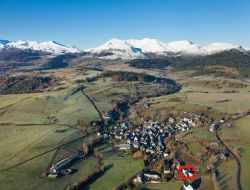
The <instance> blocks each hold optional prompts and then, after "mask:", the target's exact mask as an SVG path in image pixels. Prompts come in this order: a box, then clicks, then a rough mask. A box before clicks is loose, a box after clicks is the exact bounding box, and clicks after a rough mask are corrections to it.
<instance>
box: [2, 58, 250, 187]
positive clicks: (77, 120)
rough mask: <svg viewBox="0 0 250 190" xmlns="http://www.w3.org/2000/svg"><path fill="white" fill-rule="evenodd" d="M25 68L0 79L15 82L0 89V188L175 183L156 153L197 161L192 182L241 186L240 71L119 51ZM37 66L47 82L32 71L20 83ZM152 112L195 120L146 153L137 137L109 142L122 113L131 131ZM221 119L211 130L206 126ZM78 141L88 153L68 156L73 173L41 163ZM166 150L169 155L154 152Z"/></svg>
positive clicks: (244, 92)
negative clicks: (173, 64)
mask: <svg viewBox="0 0 250 190" xmlns="http://www.w3.org/2000/svg"><path fill="white" fill-rule="evenodd" d="M76 63H77V64H76ZM31 69H32V73H30V72H26V71H24V70H23V69H22V66H19V67H17V68H15V69H12V70H11V72H10V74H8V76H5V77H4V78H7V79H8V80H10V81H12V82H13V84H11V83H10V82H9V81H8V80H6V79H4V80H2V82H3V84H4V83H5V84H6V86H7V84H8V85H11V86H12V89H13V90H12V91H11V92H10V91H3V94H2V95H0V99H1V103H0V130H1V133H0V136H1V138H0V145H1V147H2V148H1V152H0V153H1V155H3V156H2V157H1V160H0V163H1V167H0V182H1V184H2V187H4V189H7V190H8V189H13V188H17V187H18V189H27V188H32V189H44V188H45V189H51V188H54V187H57V188H59V189H95V190H96V189H103V187H104V186H105V187H104V188H105V189H124V188H127V187H129V188H133V189H180V188H181V187H183V181H182V180H181V179H180V178H179V177H178V175H177V174H176V173H175V172H176V171H177V170H176V169H175V167H176V166H174V165H171V167H170V168H169V169H170V170H169V173H167V174H166V173H164V171H165V169H164V170H163V168H164V167H166V165H164V162H169V163H171V162H173V163H174V164H177V165H178V164H180V163H182V162H185V163H186V164H190V165H195V166H196V167H197V169H198V170H199V172H198V176H197V179H196V180H195V182H193V183H192V182H190V184H192V185H194V183H197V184H198V189H211V190H217V189H225V188H226V189H237V186H238V185H239V183H240V185H241V186H242V189H248V188H249V184H248V181H247V180H246V176H247V174H246V173H247V171H248V170H247V168H248V161H247V159H248V157H249V155H248V148H249V146H250V144H249V142H248V129H247V128H248V123H247V122H248V117H249V116H248V115H249V108H250V104H249V102H250V94H249V92H250V85H249V82H247V80H241V79H240V78H238V79H237V78H227V77H225V76H221V77H214V76H212V75H210V74H209V75H200V76H194V75H193V72H194V71H192V70H189V69H188V70H181V71H180V70H173V69H165V70H164V69H157V68H154V69H149V68H134V67H131V66H129V65H128V64H127V63H125V61H123V60H102V59H96V58H93V59H90V58H87V59H86V58H81V57H74V58H72V59H69V64H68V66H66V67H65V68H53V69H49V70H46V69H45V70H42V71H41V70H39V69H37V67H34V68H32V67H31ZM45 75H46V76H50V77H53V80H54V81H55V82H50V83H46V85H44V84H43V83H41V81H39V82H38V83H34V85H35V88H30V87H29V85H30V84H32V83H30V82H28V83H25V85H24V83H22V81H23V79H26V77H27V79H28V80H32V81H33V79H34V78H35V77H38V76H45ZM14 76H15V77H16V78H15V80H14V79H12V77H14ZM18 77H23V78H18ZM17 79H18V80H17ZM39 80H40V79H39ZM4 81H7V82H4ZM20 81H21V82H20ZM41 86H42V87H41ZM1 87H4V85H2V86H1ZM24 87H25V88H24ZM3 89H4V88H3ZM6 89H8V90H9V89H11V88H6ZM16 89H18V90H16ZM20 89H21V90H20ZM23 89H26V90H23ZM32 89H39V90H35V91H33V90H32ZM171 118H172V119H174V120H175V121H173V123H171V122H172V120H171ZM185 118H186V119H185ZM184 119H185V121H184ZM151 120H152V121H153V120H154V121H155V122H157V123H161V125H162V126H169V125H170V126H171V125H173V127H174V128H175V127H176V126H179V125H188V126H189V124H188V123H187V121H189V120H190V122H191V120H192V122H195V124H194V125H193V126H192V127H188V128H187V129H186V128H185V130H184V131H179V132H178V130H177V132H176V133H175V135H174V136H169V137H168V138H166V139H165V140H164V141H162V143H164V148H163V149H162V150H159V151H162V153H156V152H155V151H156V149H152V153H144V151H143V148H142V149H138V148H135V147H133V146H135V145H133V144H134V143H135V142H134V143H132V142H131V149H130V148H129V150H122V151H119V150H117V149H116V148H115V147H116V146H118V145H119V144H124V143H125V144H126V138H125V137H121V139H119V138H120V137H119V138H118V137H117V138H118V139H117V138H116V137H113V136H112V135H111V136H110V137H108V138H107V137H105V135H108V134H110V133H113V132H115V131H116V130H118V129H119V130H120V127H121V126H123V123H124V125H125V126H129V127H130V129H129V130H132V131H133V130H135V131H136V130H137V128H138V127H139V126H143V125H144V126H145V122H148V121H151ZM221 120H223V122H222V123H221V124H220V125H219V127H218V128H215V129H214V130H213V129H212V127H211V126H212V125H213V124H216V123H217V122H218V121H221ZM170 121H171V122H170ZM216 125H217V124H216ZM190 126H191V125H190ZM113 128H114V129H116V130H114V131H113ZM138 129H139V128H138ZM175 130H176V129H175ZM216 131H217V134H218V135H219V137H220V139H218V138H217V136H216ZM124 132H126V133H127V132H128V131H127V129H126V130H123V133H124ZM98 134H99V135H98ZM100 134H101V136H100ZM166 134H168V132H166ZM156 138H158V137H156ZM219 140H221V141H223V143H224V144H222V143H221V142H220V141H219ZM141 141H142V139H141V140H140V142H141ZM86 145H88V147H89V151H88V153H87V154H85V153H84V155H83V158H81V159H80V160H79V161H77V162H76V163H74V164H72V166H70V168H71V170H72V173H71V174H66V175H62V174H60V175H59V176H57V177H56V176H53V175H54V174H53V175H51V174H49V173H48V171H49V168H51V166H52V165H53V164H56V163H58V162H60V160H62V159H65V158H68V157H69V156H70V155H74V154H79V152H82V149H83V146H86ZM225 145H226V146H227V147H229V148H230V150H231V151H233V153H234V154H235V155H237V156H238V159H239V162H240V164H241V171H240V182H239V180H237V169H238V166H237V165H236V159H235V157H234V155H232V154H231V153H232V152H229V151H228V150H227V149H226V148H225ZM139 150H142V152H140V151H139ZM157 150H158V149H157ZM166 150H167V153H168V156H167V157H162V156H160V155H161V154H162V155H163V153H164V151H166ZM153 152H154V153H153ZM81 154H82V153H81ZM155 156H156V157H157V159H156V157H155ZM158 156H159V157H158ZM100 171H101V173H100ZM149 172H153V173H154V175H156V174H157V175H159V176H160V178H159V179H157V183H156V184H155V183H151V180H150V179H147V180H146V181H145V179H144V178H143V177H142V181H141V182H139V183H138V182H135V181H136V180H135V179H137V180H138V179H139V178H138V177H140V176H143V175H144V176H145V175H148V173H149ZM118 174H119V175H118ZM49 176H51V177H52V179H50V177H49ZM54 177H56V178H55V179H54ZM152 181H154V180H152ZM31 184H32V185H31ZM197 184H196V185H197ZM238 189H239V188H238Z"/></svg>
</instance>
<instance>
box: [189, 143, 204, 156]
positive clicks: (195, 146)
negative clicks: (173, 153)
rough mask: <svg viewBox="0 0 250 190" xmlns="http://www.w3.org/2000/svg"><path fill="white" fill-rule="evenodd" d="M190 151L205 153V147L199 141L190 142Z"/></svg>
mask: <svg viewBox="0 0 250 190" xmlns="http://www.w3.org/2000/svg"><path fill="white" fill-rule="evenodd" d="M188 151H190V152H192V153H194V154H195V153H203V152H204V151H203V148H202V147H201V145H200V144H199V143H190V144H188Z"/></svg>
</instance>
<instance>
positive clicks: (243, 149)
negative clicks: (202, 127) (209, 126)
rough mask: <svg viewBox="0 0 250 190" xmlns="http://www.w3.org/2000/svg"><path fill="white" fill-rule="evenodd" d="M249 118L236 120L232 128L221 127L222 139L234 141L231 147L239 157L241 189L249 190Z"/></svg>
mask: <svg viewBox="0 0 250 190" xmlns="http://www.w3.org/2000/svg"><path fill="white" fill-rule="evenodd" d="M249 123H250V116H247V117H244V118H242V119H239V120H237V121H236V122H235V123H234V126H233V127H232V128H228V127H226V126H225V127H223V128H222V135H221V136H222V137H223V138H225V139H226V138H231V139H235V140H237V141H235V142H234V143H233V144H231V146H232V147H234V148H235V149H236V150H237V151H238V153H239V154H240V155H241V159H240V162H241V165H242V172H241V183H242V187H243V189H249V188H250V181H249V180H248V179H249V177H248V176H249V169H250V164H249V158H250V138H249V135H250V127H249Z"/></svg>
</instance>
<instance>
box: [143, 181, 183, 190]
mask: <svg viewBox="0 0 250 190" xmlns="http://www.w3.org/2000/svg"><path fill="white" fill-rule="evenodd" d="M182 185H183V182H181V181H177V182H169V183H154V184H153V183H145V184H142V185H140V187H139V189H140V190H149V189H151V190H179V189H180V188H181V187H182Z"/></svg>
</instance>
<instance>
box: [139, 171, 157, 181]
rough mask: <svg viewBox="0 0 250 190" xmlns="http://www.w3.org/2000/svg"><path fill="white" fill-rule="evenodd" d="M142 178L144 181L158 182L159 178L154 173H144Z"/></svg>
mask: <svg viewBox="0 0 250 190" xmlns="http://www.w3.org/2000/svg"><path fill="white" fill-rule="evenodd" d="M143 178H144V179H145V180H146V181H160V179H161V177H160V176H159V175H158V174H155V173H144V174H143Z"/></svg>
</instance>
